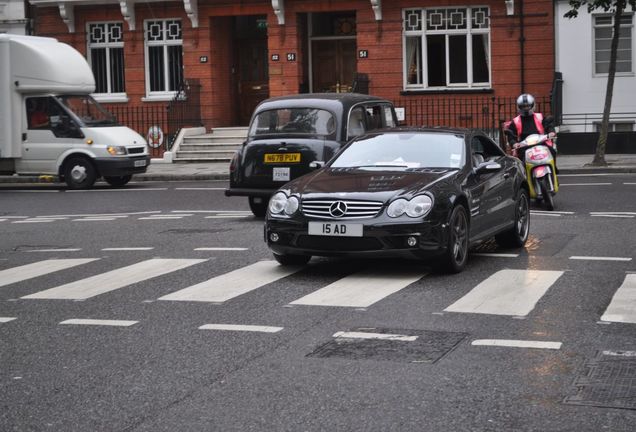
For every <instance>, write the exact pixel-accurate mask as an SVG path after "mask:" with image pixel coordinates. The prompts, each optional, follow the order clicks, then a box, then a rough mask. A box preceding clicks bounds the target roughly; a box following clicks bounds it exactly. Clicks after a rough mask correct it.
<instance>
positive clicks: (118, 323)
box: [60, 318, 139, 327]
mask: <svg viewBox="0 0 636 432" xmlns="http://www.w3.org/2000/svg"><path fill="white" fill-rule="evenodd" d="M138 322H139V321H127V320H100V319H79V318H75V319H68V320H66V321H62V322H60V324H72V325H97V326H113V327H130V326H131V325H134V324H137V323H138Z"/></svg>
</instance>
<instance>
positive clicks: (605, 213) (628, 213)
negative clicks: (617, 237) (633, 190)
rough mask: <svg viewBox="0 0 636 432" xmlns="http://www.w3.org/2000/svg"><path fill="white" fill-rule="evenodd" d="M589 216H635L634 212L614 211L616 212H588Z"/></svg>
mask: <svg viewBox="0 0 636 432" xmlns="http://www.w3.org/2000/svg"><path fill="white" fill-rule="evenodd" d="M590 214H591V215H632V216H636V212H620V211H616V212H612V211H605V212H590Z"/></svg>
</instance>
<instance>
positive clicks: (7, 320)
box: [0, 317, 15, 324]
mask: <svg viewBox="0 0 636 432" xmlns="http://www.w3.org/2000/svg"><path fill="white" fill-rule="evenodd" d="M13 320H15V317H0V324H2V323H8V322H9V321H13Z"/></svg>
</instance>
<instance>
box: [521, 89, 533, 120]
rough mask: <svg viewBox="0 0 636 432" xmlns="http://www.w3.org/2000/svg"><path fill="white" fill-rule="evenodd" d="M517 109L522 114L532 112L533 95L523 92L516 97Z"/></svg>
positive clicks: (527, 114) (526, 114)
mask: <svg viewBox="0 0 636 432" xmlns="http://www.w3.org/2000/svg"><path fill="white" fill-rule="evenodd" d="M517 109H518V110H519V114H521V115H522V116H529V115H532V114H534V111H533V110H534V96H532V95H531V94H530V93H524V94H522V95H521V96H519V97H518V98H517Z"/></svg>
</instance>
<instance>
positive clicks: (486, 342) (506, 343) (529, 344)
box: [471, 339, 563, 350]
mask: <svg viewBox="0 0 636 432" xmlns="http://www.w3.org/2000/svg"><path fill="white" fill-rule="evenodd" d="M471 345H475V346H500V347H512V348H541V349H554V350H558V349H561V346H562V345H563V344H562V343H561V342H542V341H530V340H510V339H475V340H474V341H473V342H472V343H471Z"/></svg>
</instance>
